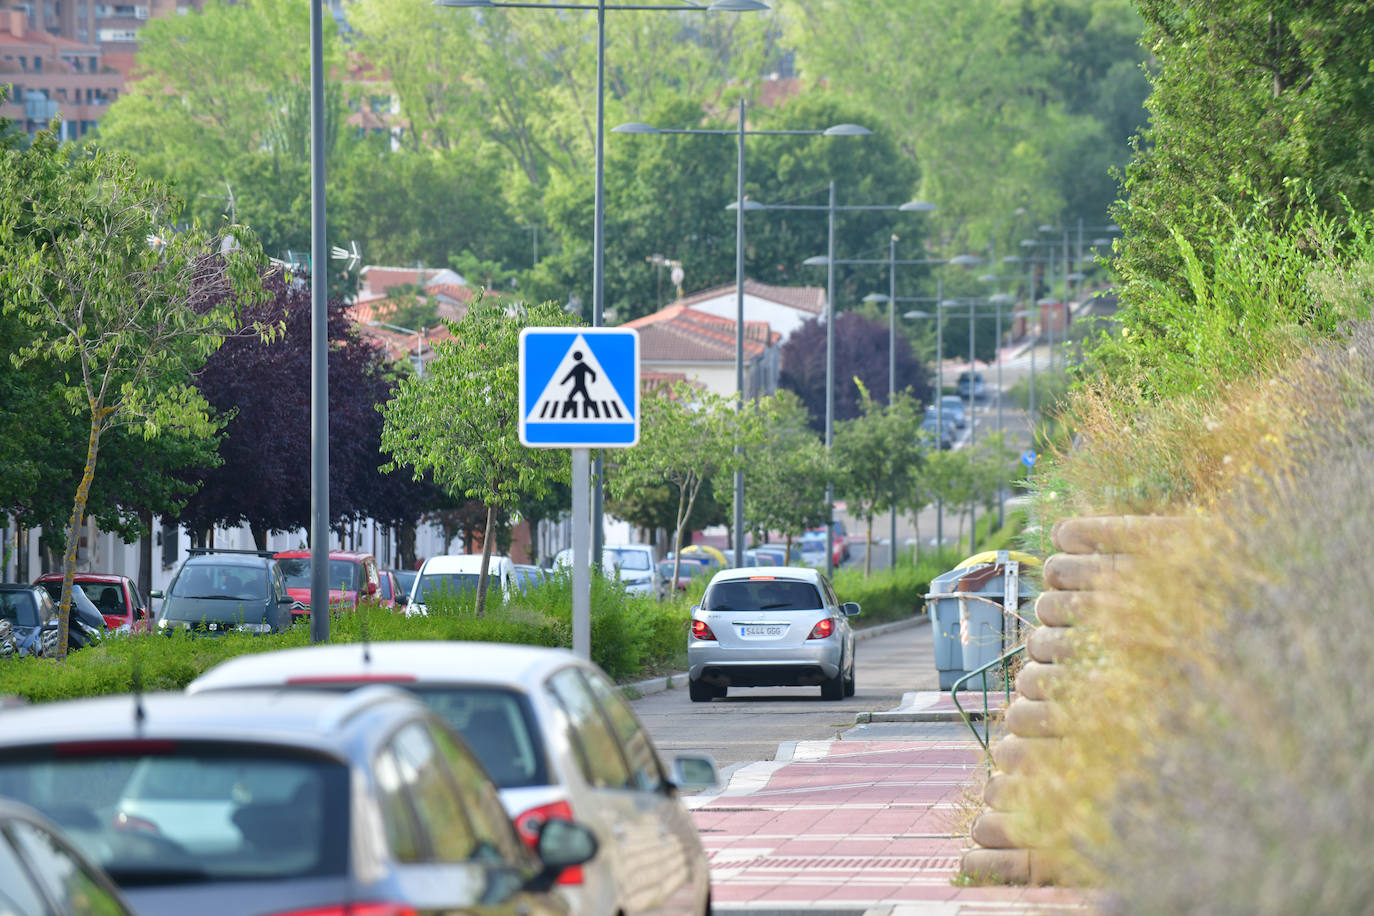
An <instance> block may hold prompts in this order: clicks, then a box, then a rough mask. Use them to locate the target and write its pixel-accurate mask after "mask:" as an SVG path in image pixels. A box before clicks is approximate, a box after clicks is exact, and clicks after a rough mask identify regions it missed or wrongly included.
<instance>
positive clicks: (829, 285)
mask: <svg viewBox="0 0 1374 916" xmlns="http://www.w3.org/2000/svg"><path fill="white" fill-rule="evenodd" d="M751 209H757V210H805V211H811V212H824V213H825V214H826V252H825V254H823V255H817V256H816V257H814V258H807V259H806V260H805V261H802V263H803V264H805V265H806V266H808V267H819V266H821V265H825V268H826V270H825V450H826V452H827V453H828V452H829V451H830V446H831V444H832V442H833V441H834V428H835V384H834V374H835V265H836V263H840V262H837V261H836V260H835V214H836V213H837V212H839V211H841V210H843V211H855V210H889V211H897V210H902V211H906V212H912V211H926V210H929V209H931V205H930V204H928V203H924V202H922V201H917V200H913V201H909V202H907V203H904V204H846V205H844V206H840V205H837V204H836V203H835V182H833V181H832V182H830V187H829V197H828V198H827V201H826V203H825V204H759V203H756V204H755V205H754V207H753V208H751ZM876 263H886V262H881V261H879V262H876ZM825 507H826V523H825V572H826V575H834V573H835V482H834V481H833V480H828V481H826V484H825Z"/></svg>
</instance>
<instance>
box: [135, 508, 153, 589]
mask: <svg viewBox="0 0 1374 916" xmlns="http://www.w3.org/2000/svg"><path fill="white" fill-rule="evenodd" d="M138 521H139V523H140V524H141V525H143V537H141V538H139V541H138V593H139V594H140V595H142V596H143V600H145V601H147V600H148V593H149V592H150V591H152V590H153V513H152V510H150V509H144V510H143V511H142V512H140V513H139V514H138Z"/></svg>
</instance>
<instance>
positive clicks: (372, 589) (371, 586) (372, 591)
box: [367, 582, 377, 596]
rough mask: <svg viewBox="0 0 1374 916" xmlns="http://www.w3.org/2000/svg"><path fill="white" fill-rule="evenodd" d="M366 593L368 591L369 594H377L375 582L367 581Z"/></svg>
mask: <svg viewBox="0 0 1374 916" xmlns="http://www.w3.org/2000/svg"><path fill="white" fill-rule="evenodd" d="M367 593H368V595H369V596H371V595H375V594H377V583H376V582H369V583H367Z"/></svg>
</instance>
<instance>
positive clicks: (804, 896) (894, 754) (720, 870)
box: [689, 738, 1087, 916]
mask: <svg viewBox="0 0 1374 916" xmlns="http://www.w3.org/2000/svg"><path fill="white" fill-rule="evenodd" d="M984 773H985V770H984V762H983V755H982V750H981V748H979V747H978V745H977V744H976V743H975V742H973V741H972V740H971V738H970V739H969V740H959V741H953V742H951V741H948V740H946V741H933V740H932V741H916V740H912V741H905V740H903V741H803V742H799V743H798V744H797V745H796V747H795V749H794V751H793V753H792V755H791V757H790V759H786V760H781V759H780V760H777V761H769V762H765V763H755V764H750V765H748V766H746V767H743V768H741V769H740V770H738V771H736V772H735V773H734V774H733V776H732V778H731V780H730V785H729V786H728V787H727V788H726V789H725V790H724V791H723V792H721V794H719V795H716V796H710V797H698V798H695V799H690V800H689V802H690V803H691V804H692V805H693V807H694V808H695V810H694V818H695V820H696V823H697V827H698V829H699V830H700V831H701V837H702V842H703V843H704V844H705V846H706V850H707V853H708V855H709V856H710V858H711V881H712V888H713V891H712V896H713V899H714V902H715V904H716V905H717V906H718V907H721V908H723V909H727V910H738V909H759V910H769V909H772V910H777V909H783V910H786V909H789V908H792V909H804V910H808V911H811V912H825V911H826V909H827V907H833V908H835V909H837V910H844V911H847V912H852V911H854V910H855V909H866V908H879V909H880V911H882V908H891V909H890V912H891V913H893V914H894V916H895V914H907V913H909V914H912V916H916V914H925V913H930V914H937V913H938V914H951V916H960V914H963V916H996V914H1012V913H1018V914H1019V913H1035V912H1053V913H1063V912H1071V911H1080V910H1085V909H1086V908H1087V905H1086V902H1085V900H1084V898H1083V896H1082V895H1080V894H1077V893H1075V892H1072V891H1068V890H1063V889H1056V888H1025V887H963V886H958V885H956V884H955V883H954V880H955V878H956V875H957V872H958V867H959V858H960V855H961V853H962V852H963V850H964V849H965V848H966V846H967V844H968V837H967V831H968V826H967V820H968V818H969V816H970V815H971V813H972V808H971V806H973V805H976V804H977V799H978V797H979V794H980V792H981V786H982V780H983V777H984Z"/></svg>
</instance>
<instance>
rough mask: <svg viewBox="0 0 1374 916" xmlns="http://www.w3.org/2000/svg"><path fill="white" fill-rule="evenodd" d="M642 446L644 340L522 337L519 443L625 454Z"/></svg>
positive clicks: (570, 333) (552, 332)
mask: <svg viewBox="0 0 1374 916" xmlns="http://www.w3.org/2000/svg"><path fill="white" fill-rule="evenodd" d="M638 441H639V332H637V331H635V330H634V329H633V328H525V329H524V330H523V331H521V332H520V442H521V443H522V444H524V445H527V446H530V447H532V448H626V447H629V446H632V445H634V444H635V443H636V442H638Z"/></svg>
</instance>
